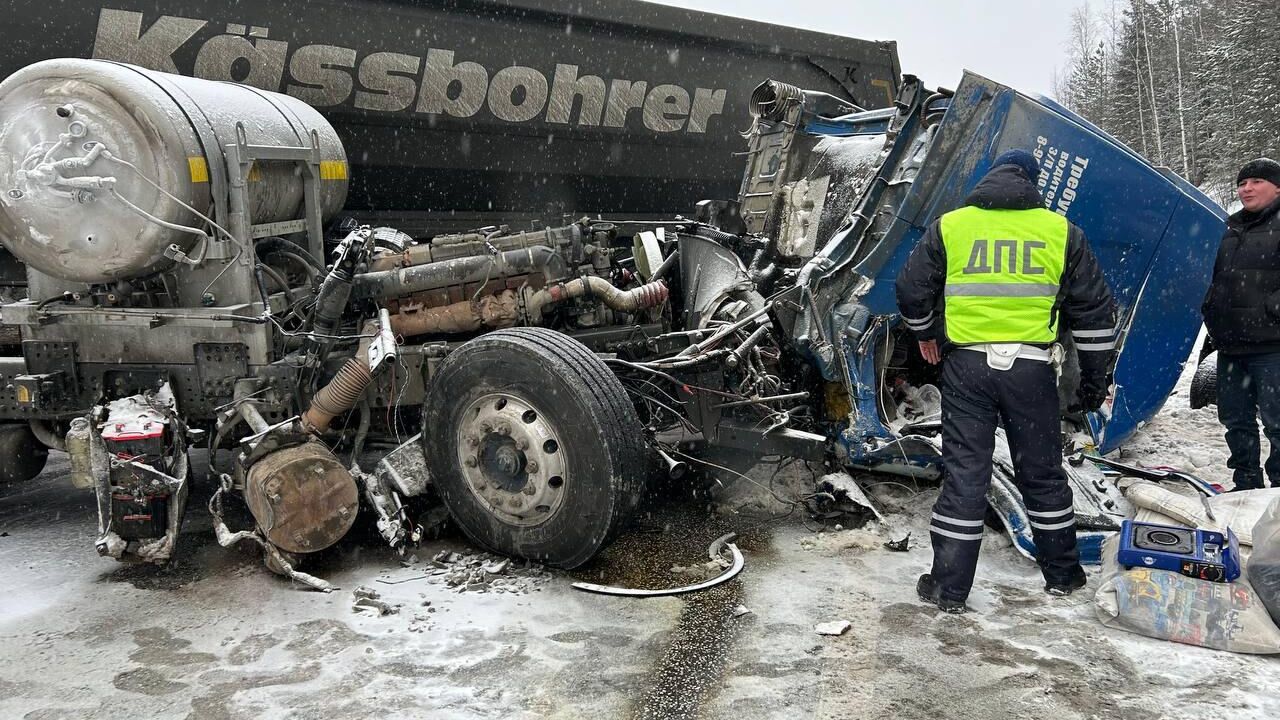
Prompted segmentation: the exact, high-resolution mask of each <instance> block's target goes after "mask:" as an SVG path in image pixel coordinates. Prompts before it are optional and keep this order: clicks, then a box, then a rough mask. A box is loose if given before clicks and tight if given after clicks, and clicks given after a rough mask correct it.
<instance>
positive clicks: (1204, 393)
mask: <svg viewBox="0 0 1280 720" xmlns="http://www.w3.org/2000/svg"><path fill="white" fill-rule="evenodd" d="M1188 395H1189V397H1188V401H1189V403H1190V405H1191V409H1192V410H1199V409H1200V408H1202V407H1208V406H1210V405H1217V404H1218V353H1216V352H1212V353H1209V354H1208V355H1206V356H1204V358H1202V359H1201V360H1200V365H1199V366H1198V367H1196V374H1195V375H1193V376H1192V377H1191V390H1190V392H1189V393H1188Z"/></svg>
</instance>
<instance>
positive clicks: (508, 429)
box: [498, 423, 511, 435]
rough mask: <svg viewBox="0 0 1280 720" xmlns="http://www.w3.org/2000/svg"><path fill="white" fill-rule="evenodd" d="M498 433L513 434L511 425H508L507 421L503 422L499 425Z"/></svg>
mask: <svg viewBox="0 0 1280 720" xmlns="http://www.w3.org/2000/svg"><path fill="white" fill-rule="evenodd" d="M498 434H499V435H510V434H511V426H510V425H508V424H506V423H503V424H501V425H499V426H498Z"/></svg>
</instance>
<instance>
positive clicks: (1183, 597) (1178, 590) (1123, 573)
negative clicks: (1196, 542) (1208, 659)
mask: <svg viewBox="0 0 1280 720" xmlns="http://www.w3.org/2000/svg"><path fill="white" fill-rule="evenodd" d="M1119 545H1120V536H1119V535H1116V536H1113V537H1111V538H1109V539H1108V540H1107V542H1106V543H1104V544H1103V546H1102V556H1103V572H1102V585H1101V586H1100V587H1099V588H1098V593H1097V594H1096V595H1095V596H1094V599H1093V606H1094V612H1095V614H1096V615H1097V616H1098V620H1099V621H1100V622H1101V623H1102V624H1103V625H1106V626H1107V627H1112V628H1119V629H1121V630H1128V631H1129V632H1133V633H1138V634H1139V635H1146V636H1147V637H1153V638H1158V639H1160V640H1171V641H1173V642H1180V643H1185V644H1187V645H1198V646H1200V647H1207V648H1212V649H1215V650H1227V651H1229V652H1237V653H1250V654H1258V655H1267V654H1275V653H1280V627H1276V624H1275V622H1274V621H1273V620H1272V619H1271V615H1270V614H1269V613H1268V612H1267V607H1266V606H1265V605H1263V603H1262V601H1261V599H1260V598H1259V597H1258V594H1257V593H1256V592H1254V590H1253V587H1252V586H1251V585H1250V584H1249V581H1248V580H1247V578H1246V574H1241V576H1240V578H1239V579H1238V580H1236V581H1235V582H1233V583H1212V582H1207V581H1205V580H1197V579H1195V578H1189V577H1186V576H1185V575H1180V574H1178V573H1175V572H1171V571H1168V570H1152V569H1149V568H1132V569H1128V570H1126V569H1125V568H1123V567H1121V566H1120V564H1119V563H1117V562H1116V550H1117V549H1118V547H1119ZM1256 550H1257V548H1256V547H1255V557H1256Z"/></svg>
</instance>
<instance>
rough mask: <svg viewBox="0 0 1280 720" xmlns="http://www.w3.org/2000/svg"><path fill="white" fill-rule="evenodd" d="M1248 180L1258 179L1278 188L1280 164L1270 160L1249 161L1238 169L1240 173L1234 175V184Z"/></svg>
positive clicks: (1279, 184)
mask: <svg viewBox="0 0 1280 720" xmlns="http://www.w3.org/2000/svg"><path fill="white" fill-rule="evenodd" d="M1249 178H1258V179H1259V180H1266V181H1267V182H1269V183H1271V184H1272V185H1275V186H1276V187H1280V163H1278V162H1276V161H1275V160H1272V159H1271V158H1258V159H1257V160H1250V161H1249V162H1247V163H1245V164H1244V167H1242V168H1240V173H1239V174H1237V175H1236V184H1237V185H1239V184H1240V183H1242V182H1244V181H1245V180H1248V179H1249Z"/></svg>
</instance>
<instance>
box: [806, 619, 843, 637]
mask: <svg viewBox="0 0 1280 720" xmlns="http://www.w3.org/2000/svg"><path fill="white" fill-rule="evenodd" d="M850 627H852V626H851V625H850V623H849V621H848V620H833V621H831V622H825V623H818V624H817V625H814V626H813V631H814V632H816V633H818V634H819V635H843V634H845V633H846V632H848V631H849V628H850Z"/></svg>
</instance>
